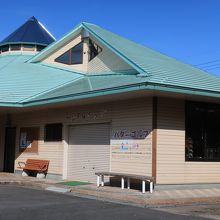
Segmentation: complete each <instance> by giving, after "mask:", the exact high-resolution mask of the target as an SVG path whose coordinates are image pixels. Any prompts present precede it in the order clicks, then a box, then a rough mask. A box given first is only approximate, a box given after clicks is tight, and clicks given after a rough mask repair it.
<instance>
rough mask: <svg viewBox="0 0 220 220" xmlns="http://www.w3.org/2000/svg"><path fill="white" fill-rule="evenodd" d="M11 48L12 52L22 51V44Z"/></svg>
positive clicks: (13, 45)
mask: <svg viewBox="0 0 220 220" xmlns="http://www.w3.org/2000/svg"><path fill="white" fill-rule="evenodd" d="M10 47H11V51H17V50H21V44H12V45H11V46H10Z"/></svg>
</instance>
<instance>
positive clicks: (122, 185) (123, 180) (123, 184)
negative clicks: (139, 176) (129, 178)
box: [121, 177, 125, 189]
mask: <svg viewBox="0 0 220 220" xmlns="http://www.w3.org/2000/svg"><path fill="white" fill-rule="evenodd" d="M124 188H125V179H124V177H122V178H121V189H124Z"/></svg>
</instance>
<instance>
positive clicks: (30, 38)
mask: <svg viewBox="0 0 220 220" xmlns="http://www.w3.org/2000/svg"><path fill="white" fill-rule="evenodd" d="M53 41H55V38H54V37H53V35H52V34H51V33H50V32H49V31H48V30H47V29H46V28H45V27H44V26H43V25H42V24H41V23H40V22H39V21H38V20H37V19H36V18H35V17H31V18H30V19H28V20H27V21H26V22H25V23H24V24H23V25H22V26H20V27H19V28H18V29H17V30H15V31H14V32H13V33H12V34H10V35H9V36H8V37H6V38H5V39H4V40H2V41H1V42H0V45H4V44H17V43H19V44H20V43H25V44H37V45H45V46H47V45H49V44H50V43H52V42H53Z"/></svg>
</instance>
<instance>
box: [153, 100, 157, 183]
mask: <svg viewBox="0 0 220 220" xmlns="http://www.w3.org/2000/svg"><path fill="white" fill-rule="evenodd" d="M157 103H158V98H157V97H153V99H152V176H153V177H154V178H155V183H156V182H157V181H156V178H157Z"/></svg>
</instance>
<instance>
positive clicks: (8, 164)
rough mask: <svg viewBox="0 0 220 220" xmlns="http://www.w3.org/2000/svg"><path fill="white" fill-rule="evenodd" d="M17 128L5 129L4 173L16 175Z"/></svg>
mask: <svg viewBox="0 0 220 220" xmlns="http://www.w3.org/2000/svg"><path fill="white" fill-rule="evenodd" d="M15 140H16V128H6V129H5V154H4V172H10V173H14V162H15Z"/></svg>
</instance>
